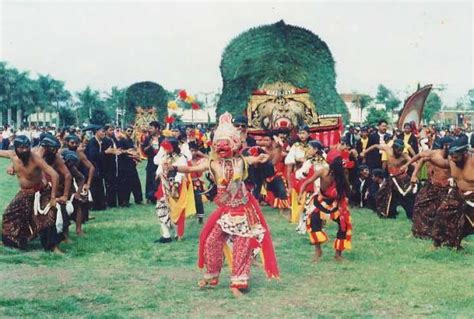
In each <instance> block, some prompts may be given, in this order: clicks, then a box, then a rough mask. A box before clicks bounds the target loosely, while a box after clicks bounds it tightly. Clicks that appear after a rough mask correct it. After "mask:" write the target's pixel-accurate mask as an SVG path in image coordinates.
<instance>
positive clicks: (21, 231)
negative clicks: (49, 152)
mask: <svg viewBox="0 0 474 319" xmlns="http://www.w3.org/2000/svg"><path fill="white" fill-rule="evenodd" d="M13 145H14V150H13V151H12V150H9V151H0V157H5V158H10V159H11V161H12V162H13V168H14V170H15V173H16V176H17V178H18V182H19V184H20V191H19V192H18V193H17V195H16V196H15V198H14V199H13V201H12V202H11V203H10V204H9V205H8V207H7V209H6V211H5V213H4V214H3V223H2V224H3V233H2V240H3V243H4V245H5V246H9V247H14V248H20V249H25V248H26V246H27V244H28V242H29V241H30V240H31V239H33V238H34V237H36V236H37V235H38V234H39V233H40V231H42V230H44V229H46V228H48V227H50V226H51V225H55V223H56V210H55V207H56V192H57V188H58V180H59V176H58V173H56V171H55V170H54V169H53V168H52V167H51V166H49V165H48V164H47V163H46V162H45V161H44V160H43V158H42V157H41V156H39V155H38V154H36V153H33V152H31V142H30V140H29V139H28V137H26V136H24V135H19V136H17V137H16V138H15V140H14V142H13ZM44 175H47V176H49V178H50V180H51V188H50V187H48V186H47V185H46V183H45V182H44V180H43V177H44ZM48 202H49V206H50V207H51V209H49V210H48V211H47V212H46V214H44V215H43V214H41V213H39V212H38V210H36V212H35V206H36V205H40V207H44V206H45V205H46V204H47V203H48ZM35 203H36V205H35ZM43 212H44V211H43ZM53 250H56V247H54V248H53Z"/></svg>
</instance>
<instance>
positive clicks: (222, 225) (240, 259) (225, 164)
mask: <svg viewBox="0 0 474 319" xmlns="http://www.w3.org/2000/svg"><path fill="white" fill-rule="evenodd" d="M241 143H242V142H241V139H240V134H239V132H238V131H237V130H236V128H235V127H234V126H233V125H232V116H231V115H230V114H229V113H224V114H223V115H221V117H220V118H219V125H218V127H217V129H216V131H215V133H214V138H213V143H212V147H213V154H211V157H210V159H209V160H207V159H206V160H205V161H203V163H201V164H200V165H198V166H194V167H189V166H178V167H177V170H178V172H186V173H192V172H204V171H206V170H209V171H210V173H211V174H212V176H213V178H214V180H215V182H216V184H217V189H218V191H217V192H218V193H217V196H216V198H215V200H214V202H215V203H216V205H217V209H216V210H215V211H214V212H213V213H212V214H211V216H209V218H208V220H207V222H206V224H205V226H204V227H203V229H202V231H201V235H200V239H199V261H198V265H199V267H200V268H204V267H205V268H206V273H205V275H204V279H203V280H201V281H200V282H199V287H201V288H206V287H215V286H217V284H218V283H219V275H220V272H221V268H222V263H223V256H224V254H223V251H224V252H225V253H226V259H227V260H228V261H229V262H230V263H231V264H232V267H231V285H230V287H231V291H232V293H233V295H234V296H235V297H239V296H241V295H242V293H243V292H246V291H247V290H248V288H249V283H248V282H249V276H250V267H251V264H252V260H253V258H254V256H255V255H256V254H258V253H259V252H260V251H261V253H262V256H263V260H264V262H263V265H264V268H265V271H266V273H267V276H268V277H270V278H273V277H278V276H279V271H278V265H277V262H276V257H275V253H274V250H273V243H272V240H271V234H270V229H269V228H268V226H267V223H266V222H265V218H264V216H263V214H262V212H261V210H260V207H259V206H258V203H257V201H256V200H255V197H254V196H252V194H251V193H250V192H249V191H248V190H247V188H246V187H245V183H244V181H245V179H246V177H247V171H248V165H249V164H253V163H264V162H266V161H267V160H268V155H266V154H260V155H259V156H257V157H253V156H249V157H243V156H241V155H240V154H239V153H238V151H239V149H240V148H241ZM228 240H230V241H231V242H232V249H225V247H227V242H228Z"/></svg>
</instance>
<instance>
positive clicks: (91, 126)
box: [82, 124, 104, 134]
mask: <svg viewBox="0 0 474 319" xmlns="http://www.w3.org/2000/svg"><path fill="white" fill-rule="evenodd" d="M103 129H104V127H103V126H102V125H97V124H89V126H87V127H86V128H85V129H83V130H82V131H83V132H87V131H92V133H94V134H95V133H96V132H97V131H100V130H103Z"/></svg>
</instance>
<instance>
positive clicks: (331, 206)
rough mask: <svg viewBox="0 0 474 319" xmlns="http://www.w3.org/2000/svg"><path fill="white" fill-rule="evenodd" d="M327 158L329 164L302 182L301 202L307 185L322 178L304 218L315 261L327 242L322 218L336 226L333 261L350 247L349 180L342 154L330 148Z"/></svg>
mask: <svg viewBox="0 0 474 319" xmlns="http://www.w3.org/2000/svg"><path fill="white" fill-rule="evenodd" d="M326 160H327V161H328V163H329V167H327V168H322V169H321V170H318V171H315V173H314V174H313V175H312V176H311V177H310V178H309V179H307V180H305V181H304V182H303V184H302V185H301V195H300V197H299V200H300V202H302V201H303V200H304V196H303V194H304V191H305V189H306V187H307V186H308V185H310V184H312V183H313V182H314V181H315V180H316V179H318V178H319V179H320V180H321V185H320V192H319V194H315V196H314V206H315V209H314V210H313V212H312V213H311V215H310V216H309V218H308V219H307V231H308V233H309V238H310V241H311V243H312V244H313V245H314V246H315V256H314V261H315V262H318V261H319V259H320V258H321V256H322V250H321V244H322V243H325V242H326V241H328V236H327V234H326V232H324V231H323V226H324V222H323V221H325V220H328V219H331V220H333V221H335V222H336V223H337V224H338V226H339V229H338V231H337V235H336V240H335V241H334V249H335V251H336V255H335V256H334V258H335V259H336V261H341V260H343V258H342V252H343V251H344V250H346V249H351V237H352V224H351V216H350V213H349V208H348V199H347V196H348V194H349V183H348V182H347V179H346V176H345V174H344V166H343V159H342V154H341V152H340V151H339V150H337V149H333V150H331V151H329V153H328V155H327V158H326Z"/></svg>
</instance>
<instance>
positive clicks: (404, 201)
mask: <svg viewBox="0 0 474 319" xmlns="http://www.w3.org/2000/svg"><path fill="white" fill-rule="evenodd" d="M398 206H402V207H403V209H404V210H405V213H406V215H407V218H408V219H412V217H413V207H414V206H415V195H413V194H407V195H405V196H403V195H401V194H400V193H399V192H397V191H396V190H393V195H392V201H391V202H390V208H389V209H388V218H396V217H397V215H398V212H397V207H398Z"/></svg>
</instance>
